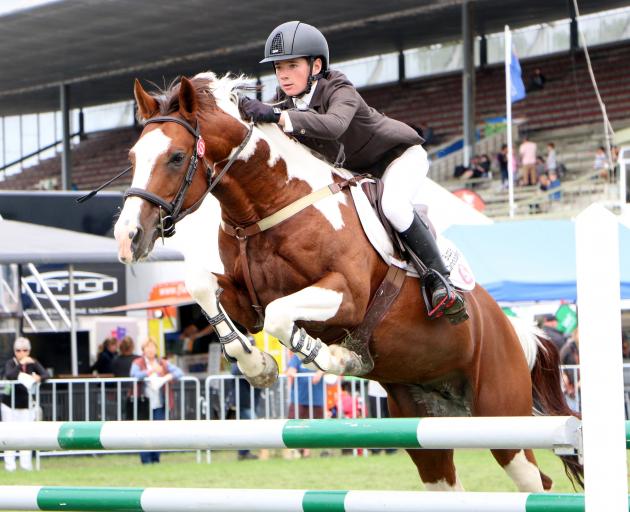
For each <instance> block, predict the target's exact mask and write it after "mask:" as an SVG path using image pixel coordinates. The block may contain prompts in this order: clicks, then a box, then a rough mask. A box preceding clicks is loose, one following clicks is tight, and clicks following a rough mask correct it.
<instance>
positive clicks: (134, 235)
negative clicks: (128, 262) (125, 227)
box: [129, 226, 143, 253]
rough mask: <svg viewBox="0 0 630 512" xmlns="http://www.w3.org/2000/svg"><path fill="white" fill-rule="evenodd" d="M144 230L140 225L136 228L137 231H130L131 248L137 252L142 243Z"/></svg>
mask: <svg viewBox="0 0 630 512" xmlns="http://www.w3.org/2000/svg"><path fill="white" fill-rule="evenodd" d="M142 233H143V230H142V228H141V227H140V226H138V227H137V228H136V231H135V232H134V231H130V232H129V238H131V250H132V251H133V252H134V253H135V252H136V249H137V248H138V245H139V244H140V240H141V239H142Z"/></svg>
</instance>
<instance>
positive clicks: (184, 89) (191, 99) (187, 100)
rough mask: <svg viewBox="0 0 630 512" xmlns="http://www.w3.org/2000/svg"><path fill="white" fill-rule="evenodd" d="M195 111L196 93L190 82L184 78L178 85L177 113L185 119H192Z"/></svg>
mask: <svg viewBox="0 0 630 512" xmlns="http://www.w3.org/2000/svg"><path fill="white" fill-rule="evenodd" d="M196 110H197V93H196V92H195V87H194V86H193V84H192V82H191V81H190V80H188V78H186V77H185V76H184V77H182V80H181V82H180V84H179V111H180V113H181V114H182V115H183V116H184V117H187V118H192V117H194V114H195V112H196Z"/></svg>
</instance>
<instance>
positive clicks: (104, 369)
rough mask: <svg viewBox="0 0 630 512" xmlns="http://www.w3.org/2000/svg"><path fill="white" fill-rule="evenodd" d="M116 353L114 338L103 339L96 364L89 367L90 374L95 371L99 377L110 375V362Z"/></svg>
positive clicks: (116, 343)
mask: <svg viewBox="0 0 630 512" xmlns="http://www.w3.org/2000/svg"><path fill="white" fill-rule="evenodd" d="M117 353H118V340H117V339H116V338H113V337H112V338H105V340H104V341H103V343H101V346H100V347H99V353H98V356H97V358H96V362H95V363H94V364H93V365H92V366H90V372H94V371H96V373H98V374H99V375H103V374H112V373H113V370H112V362H113V361H114V357H116V354H117Z"/></svg>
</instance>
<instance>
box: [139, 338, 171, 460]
mask: <svg viewBox="0 0 630 512" xmlns="http://www.w3.org/2000/svg"><path fill="white" fill-rule="evenodd" d="M157 351H158V347H157V343H156V342H155V341H154V340H153V339H152V338H148V339H147V340H146V341H145V342H144V343H143V344H142V356H140V357H138V358H136V359H135V360H134V361H133V363H132V364H131V372H130V373H131V376H132V377H134V378H136V379H140V380H143V381H144V382H141V383H140V384H139V389H140V392H142V393H143V395H144V397H145V398H146V399H147V400H148V403H149V409H150V411H151V413H152V418H153V420H164V419H166V406H165V402H166V393H165V388H166V387H167V386H166V383H168V382H171V381H173V380H177V379H179V378H181V377H182V375H183V372H182V371H181V370H180V369H179V368H178V367H177V366H175V365H174V364H172V363H170V362H169V361H167V360H166V359H164V358H160V357H158V355H157ZM168 391H169V408H170V409H172V408H173V406H174V403H173V402H174V400H173V392H172V389H170V388H169V389H168ZM140 460H141V461H142V463H143V464H149V463H158V462H160V452H142V453H140Z"/></svg>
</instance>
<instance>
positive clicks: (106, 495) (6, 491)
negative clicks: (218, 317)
mask: <svg viewBox="0 0 630 512" xmlns="http://www.w3.org/2000/svg"><path fill="white" fill-rule="evenodd" d="M0 510H65V511H84V510H85V511H87V510H97V511H98V510H103V511H125V512H133V511H139V512H177V511H182V512H183V511H190V510H195V511H209V512H210V511H211V512H250V511H252V510H256V511H259V512H383V511H385V510H386V511H387V512H411V511H427V512H428V511H432V512H447V511H448V512H472V511H488V512H553V511H558V512H560V511H561V512H583V511H584V495H582V494H547V493H544V494H543V493H541V494H530V493H519V492H514V493H507V492H505V493H500V492H498V493H497V492H494V493H490V492H475V493H447V492H435V493H433V492H412V491H403V492H401V491H303V490H286V489H178V488H153V489H134V488H98V487H27V486H16V487H0ZM602 510H603V509H602Z"/></svg>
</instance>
